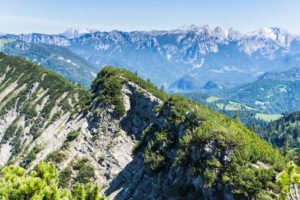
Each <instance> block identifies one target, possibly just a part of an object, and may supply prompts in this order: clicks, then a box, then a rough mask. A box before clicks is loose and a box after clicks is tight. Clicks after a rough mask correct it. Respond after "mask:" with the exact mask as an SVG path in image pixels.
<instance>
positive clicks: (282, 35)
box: [247, 27, 293, 46]
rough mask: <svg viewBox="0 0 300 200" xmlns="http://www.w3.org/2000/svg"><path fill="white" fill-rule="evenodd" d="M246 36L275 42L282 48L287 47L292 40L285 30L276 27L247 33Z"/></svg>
mask: <svg viewBox="0 0 300 200" xmlns="http://www.w3.org/2000/svg"><path fill="white" fill-rule="evenodd" d="M247 36H250V37H256V38H264V39H270V40H273V41H277V42H278V43H279V44H281V45H283V46H288V45H289V44H290V42H291V40H292V39H293V37H292V35H291V34H290V33H288V31H287V30H284V29H282V28H278V27H268V28H262V29H260V30H258V31H254V32H251V33H249V34H248V35H247Z"/></svg>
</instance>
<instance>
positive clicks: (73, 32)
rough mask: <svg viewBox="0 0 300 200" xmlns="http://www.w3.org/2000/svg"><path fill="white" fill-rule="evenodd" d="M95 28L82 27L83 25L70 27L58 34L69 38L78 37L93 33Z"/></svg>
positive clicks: (95, 30)
mask: <svg viewBox="0 0 300 200" xmlns="http://www.w3.org/2000/svg"><path fill="white" fill-rule="evenodd" d="M97 31H98V30H97V29H91V28H83V27H72V28H69V29H67V30H66V31H65V32H63V33H61V34H60V35H62V36H65V37H66V38H69V39H74V38H78V37H80V36H82V35H85V34H90V33H95V32H97Z"/></svg>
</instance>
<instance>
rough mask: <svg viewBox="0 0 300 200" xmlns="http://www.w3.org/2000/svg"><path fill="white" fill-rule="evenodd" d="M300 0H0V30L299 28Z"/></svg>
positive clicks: (57, 31) (299, 32) (52, 31)
mask: <svg viewBox="0 0 300 200" xmlns="http://www.w3.org/2000/svg"><path fill="white" fill-rule="evenodd" d="M299 19H300V0H0V32H4V33H28V32H41V33H59V32H62V31H64V30H65V29H67V28H69V27H74V26H80V27H91V28H96V29H99V30H101V31H109V30H113V29H118V30H125V31H130V30H153V29H156V30H157V29H160V30H161V29H172V28H176V27H179V26H182V25H188V24H201V25H204V24H208V25H209V26H211V27H215V26H223V27H233V28H235V29H237V30H239V31H241V32H248V31H253V30H256V29H259V28H262V27H271V26H273V27H274V26H276V27H282V28H284V29H287V30H288V31H290V32H292V33H296V34H300V22H299Z"/></svg>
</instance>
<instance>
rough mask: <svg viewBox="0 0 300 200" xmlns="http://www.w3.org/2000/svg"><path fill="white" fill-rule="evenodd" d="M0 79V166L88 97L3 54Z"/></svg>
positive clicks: (26, 162)
mask: <svg viewBox="0 0 300 200" xmlns="http://www.w3.org/2000/svg"><path fill="white" fill-rule="evenodd" d="M0 77H1V78H0V81H1V87H0V94H1V95H0V121H1V122H0V140H1V144H2V145H1V163H3V162H4V163H5V162H7V161H8V159H9V160H10V161H11V160H13V159H14V158H16V157H17V156H18V155H19V154H22V152H23V153H24V151H26V148H28V146H29V145H31V143H32V141H33V140H35V139H37V138H38V137H39V136H40V135H41V134H42V133H43V132H44V131H45V130H46V129H47V128H48V127H49V126H50V125H52V124H53V123H55V122H56V121H57V120H59V119H61V118H65V115H66V113H71V112H74V111H75V110H76V109H79V108H80V107H81V106H80V105H79V104H80V103H81V104H82V103H84V102H85V98H86V97H87V96H88V95H87V92H85V91H84V90H83V89H82V88H79V87H77V86H74V85H73V84H71V83H69V82H68V81H66V80H64V79H63V77H61V76H59V75H57V74H55V73H53V72H51V71H49V70H46V69H43V68H41V67H40V66H37V65H35V64H33V63H30V62H28V61H24V60H22V59H20V58H17V57H12V56H6V55H4V54H0ZM28 164H29V161H24V165H28Z"/></svg>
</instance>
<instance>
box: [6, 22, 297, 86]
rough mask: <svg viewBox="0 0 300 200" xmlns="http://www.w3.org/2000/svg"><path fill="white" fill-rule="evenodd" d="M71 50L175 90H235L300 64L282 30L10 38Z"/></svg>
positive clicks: (191, 29)
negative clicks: (266, 75) (269, 73)
mask: <svg viewBox="0 0 300 200" xmlns="http://www.w3.org/2000/svg"><path fill="white" fill-rule="evenodd" d="M11 37H15V38H17V40H21V41H24V42H27V43H31V44H41V43H42V44H48V45H57V46H62V47H66V48H68V49H69V50H71V51H73V52H74V53H76V54H78V55H79V56H81V57H83V58H84V59H86V60H87V61H89V62H90V63H92V64H93V65H94V66H96V67H97V69H100V68H102V67H103V66H105V65H115V66H119V67H125V68H127V69H129V70H131V71H137V72H138V73H139V75H141V76H142V77H144V78H150V79H151V80H152V81H153V82H154V83H155V84H157V85H158V86H160V85H162V84H164V85H165V86H166V87H168V88H169V91H171V92H178V91H180V92H186V91H189V92H190V91H198V90H210V89H214V88H232V87H235V86H238V85H241V84H244V83H249V82H253V81H255V80H256V79H257V78H258V77H259V76H260V75H262V74H264V73H266V72H270V71H283V70H286V69H290V68H293V67H299V66H300V65H299V64H300V54H299V53H300V39H299V37H298V36H295V35H292V34H290V33H288V32H287V31H285V30H282V29H280V28H264V29H261V30H259V31H255V32H251V33H247V34H242V33H240V32H238V31H236V30H233V29H231V28H229V29H225V28H221V27H216V28H214V29H211V28H210V27H209V26H196V25H191V26H186V27H180V28H178V29H174V30H169V31H148V32H146V31H133V32H123V31H116V30H114V31H110V32H100V31H97V30H93V29H84V28H81V29H76V28H73V29H69V30H67V31H66V32H64V33H62V34H57V35H45V34H38V33H32V34H21V35H15V36H11Z"/></svg>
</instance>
